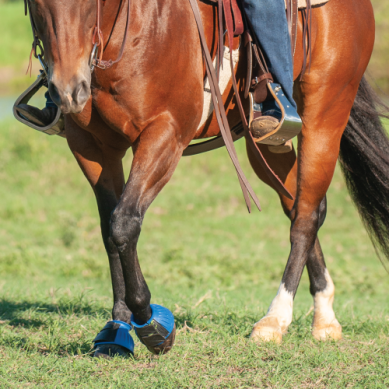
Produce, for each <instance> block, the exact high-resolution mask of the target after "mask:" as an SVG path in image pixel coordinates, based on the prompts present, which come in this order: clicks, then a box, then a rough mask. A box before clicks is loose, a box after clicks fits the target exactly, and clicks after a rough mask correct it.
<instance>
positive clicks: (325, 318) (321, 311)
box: [312, 269, 342, 340]
mask: <svg viewBox="0 0 389 389" xmlns="http://www.w3.org/2000/svg"><path fill="white" fill-rule="evenodd" d="M324 277H325V279H326V281H327V286H326V288H325V289H324V290H323V291H321V292H317V293H315V296H314V297H313V302H314V314H313V323H312V335H313V336H314V337H315V338H316V339H318V340H325V339H328V338H332V339H341V337H342V327H341V325H340V324H339V322H338V320H337V319H336V317H335V313H334V310H333V309H332V304H333V302H334V297H335V286H334V283H333V282H332V279H331V277H330V274H329V273H328V270H327V269H326V270H325V273H324Z"/></svg>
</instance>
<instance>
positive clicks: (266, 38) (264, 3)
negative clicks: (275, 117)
mask: <svg viewBox="0 0 389 389" xmlns="http://www.w3.org/2000/svg"><path fill="white" fill-rule="evenodd" d="M243 7H244V10H245V12H246V15H247V18H248V19H249V21H250V23H251V25H252V26H253V29H254V32H255V34H256V35H257V38H258V40H259V42H260V45H261V48H262V50H263V53H264V55H265V59H266V63H267V65H268V67H269V71H270V73H271V74H272V75H273V78H274V81H275V82H277V83H279V84H280V85H281V86H282V89H283V91H284V93H285V96H286V97H287V98H288V100H289V101H290V103H291V105H292V106H293V107H295V108H296V103H295V101H294V100H293V59H292V49H291V43H290V37H289V31H288V23H287V21H286V13H285V2H284V0H243Z"/></svg>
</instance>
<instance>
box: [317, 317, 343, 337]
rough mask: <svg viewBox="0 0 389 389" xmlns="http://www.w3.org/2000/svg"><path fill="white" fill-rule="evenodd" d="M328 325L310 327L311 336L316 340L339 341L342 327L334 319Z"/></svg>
mask: <svg viewBox="0 0 389 389" xmlns="http://www.w3.org/2000/svg"><path fill="white" fill-rule="evenodd" d="M335 321H336V322H333V323H331V324H328V325H316V326H315V325H314V326H313V327H312V336H313V337H314V338H315V339H316V340H331V339H332V340H340V339H342V326H341V325H340V324H339V322H338V321H337V320H336V319H335Z"/></svg>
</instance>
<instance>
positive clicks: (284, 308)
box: [247, 146, 342, 342]
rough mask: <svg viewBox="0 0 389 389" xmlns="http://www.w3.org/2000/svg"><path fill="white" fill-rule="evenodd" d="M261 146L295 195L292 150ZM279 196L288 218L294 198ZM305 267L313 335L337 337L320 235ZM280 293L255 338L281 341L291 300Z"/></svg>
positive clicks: (322, 206)
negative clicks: (311, 300)
mask: <svg viewBox="0 0 389 389" xmlns="http://www.w3.org/2000/svg"><path fill="white" fill-rule="evenodd" d="M260 147H261V150H262V153H263V154H264V155H265V157H266V159H267V161H268V163H269V164H270V166H271V167H272V169H273V170H274V171H275V173H276V174H277V175H278V176H279V177H280V178H281V180H282V181H283V182H284V185H285V186H286V187H287V189H288V190H289V192H290V193H292V194H293V196H294V197H295V196H296V192H297V160H296V155H295V152H294V151H292V152H290V153H286V154H273V153H270V152H269V151H268V149H267V146H260ZM247 152H248V156H249V159H250V163H251V165H252V167H253V169H254V171H255V172H256V174H257V175H258V177H259V178H260V179H261V180H262V181H264V182H265V183H266V184H268V185H269V186H271V187H273V186H272V184H271V182H270V181H269V180H268V178H267V176H266V174H265V172H264V171H263V170H262V168H261V166H260V165H259V164H258V163H257V161H256V159H255V157H254V156H253V155H252V152H251V150H250V149H249V148H248V149H247ZM273 189H274V187H273ZM279 196H280V200H281V204H282V207H283V209H284V212H285V214H286V216H287V217H288V218H289V219H290V218H291V216H292V214H293V213H292V212H291V211H292V208H293V205H294V201H292V200H290V199H288V198H286V197H284V196H282V195H280V194H279ZM326 206H327V204H326V198H325V197H324V199H323V200H322V202H321V204H320V207H319V226H321V225H322V224H323V223H324V219H325V215H326ZM307 268H308V274H309V279H310V292H311V294H312V297H313V301H314V319H313V328H312V334H313V336H314V337H315V338H317V339H319V338H320V339H324V338H325V336H329V337H332V338H335V339H337V338H339V337H340V335H341V331H342V327H341V326H340V325H339V323H338V322H337V320H336V318H335V313H334V311H333V309H332V303H333V299H334V291H335V289H334V284H333V282H332V280H331V277H330V275H329V273H328V270H327V268H326V265H325V262H324V256H323V253H322V251H321V248H320V243H319V238H316V241H315V245H314V248H313V249H312V250H311V251H310V253H309V255H308V260H307ZM280 293H281V294H282V293H283V290H282V289H281V290H280V291H279V294H277V296H276V298H275V299H274V300H273V302H272V304H271V307H270V309H269V312H268V314H267V315H266V316H265V318H264V319H263V320H261V321H260V322H258V323H257V325H256V332H255V335H256V338H257V339H258V338H260V339H262V340H276V341H277V342H280V341H281V339H282V334H283V332H286V330H287V327H288V326H289V324H290V323H291V321H292V308H293V300H292V299H290V298H286V299H284V298H280Z"/></svg>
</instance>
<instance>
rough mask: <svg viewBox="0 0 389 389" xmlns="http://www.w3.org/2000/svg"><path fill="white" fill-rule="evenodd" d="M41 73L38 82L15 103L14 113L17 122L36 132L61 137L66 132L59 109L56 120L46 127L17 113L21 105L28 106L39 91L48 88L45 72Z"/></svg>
mask: <svg viewBox="0 0 389 389" xmlns="http://www.w3.org/2000/svg"><path fill="white" fill-rule="evenodd" d="M40 72H41V73H40V74H39V76H38V77H37V79H36V81H35V82H34V83H33V84H32V85H31V86H30V87H29V88H28V89H26V90H25V91H24V92H23V93H22V94H21V95H20V96H19V97H18V98H17V100H16V101H15V104H14V106H13V113H14V116H15V119H16V120H18V121H19V122H21V123H23V124H25V125H26V126H28V127H31V128H33V129H34V130H37V131H39V132H44V133H45V134H48V135H60V134H61V133H62V132H63V131H64V120H63V115H62V112H61V110H60V109H59V108H58V107H57V114H56V116H55V118H54V120H53V121H52V122H51V123H50V124H49V125H47V126H45V127H42V126H38V125H36V124H34V123H32V122H30V121H29V120H27V119H26V118H24V117H23V116H22V115H21V114H20V113H19V112H18V111H17V106H18V105H19V104H27V103H28V102H29V101H30V100H31V98H32V97H33V96H34V95H35V94H36V93H37V92H38V91H39V89H41V88H42V87H43V86H45V87H47V77H46V74H45V73H44V72H43V70H41V71H40Z"/></svg>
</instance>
